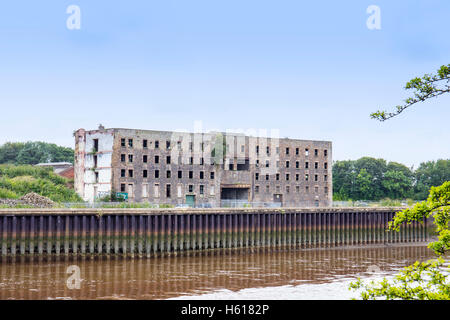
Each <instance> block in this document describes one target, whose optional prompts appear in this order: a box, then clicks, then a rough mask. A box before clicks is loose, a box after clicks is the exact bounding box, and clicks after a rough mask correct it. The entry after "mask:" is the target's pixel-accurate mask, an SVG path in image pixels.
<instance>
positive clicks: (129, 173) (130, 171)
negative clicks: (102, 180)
mask: <svg viewBox="0 0 450 320" xmlns="http://www.w3.org/2000/svg"><path fill="white" fill-rule="evenodd" d="M128 177H130V178H133V170H132V169H130V170H128Z"/></svg>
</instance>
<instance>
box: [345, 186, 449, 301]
mask: <svg viewBox="0 0 450 320" xmlns="http://www.w3.org/2000/svg"><path fill="white" fill-rule="evenodd" d="M429 218H433V219H434V224H435V225H436V227H437V229H436V231H437V233H438V239H437V241H435V242H432V243H430V244H429V245H428V247H429V248H430V249H432V250H433V251H434V252H435V253H436V255H437V256H438V259H435V260H429V261H426V262H416V263H414V264H413V265H411V266H409V267H406V268H404V269H403V270H402V271H401V272H400V273H399V274H398V275H396V276H395V277H394V279H393V280H392V281H389V280H387V279H386V278H385V279H383V280H382V281H379V282H375V281H371V282H369V283H364V282H363V281H361V279H358V280H357V281H355V282H352V283H351V284H350V289H352V290H359V289H362V292H361V298H362V299H365V300H369V299H371V300H375V299H377V298H383V299H389V300H391V299H403V300H412V299H419V300H450V281H449V279H450V278H449V277H450V276H449V272H450V268H449V267H448V263H446V262H445V261H444V259H443V258H442V256H443V255H444V254H445V253H446V252H448V250H449V249H450V230H449V222H450V181H447V182H445V183H444V184H442V185H441V186H439V187H431V189H430V195H429V196H428V199H427V200H426V201H423V202H420V203H417V204H416V205H415V206H414V207H412V208H408V209H405V210H403V211H401V212H399V213H397V214H396V215H395V217H394V219H393V221H391V222H390V223H389V230H392V231H397V232H398V231H399V230H400V227H401V225H403V224H405V223H411V222H412V221H419V222H421V223H423V221H424V219H429ZM446 264H447V267H446V266H445V265H446Z"/></svg>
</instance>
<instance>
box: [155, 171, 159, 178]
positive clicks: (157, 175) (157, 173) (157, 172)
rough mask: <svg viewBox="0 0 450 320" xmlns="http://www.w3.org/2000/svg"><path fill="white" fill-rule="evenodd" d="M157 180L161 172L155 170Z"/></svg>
mask: <svg viewBox="0 0 450 320" xmlns="http://www.w3.org/2000/svg"><path fill="white" fill-rule="evenodd" d="M155 178H159V170H155Z"/></svg>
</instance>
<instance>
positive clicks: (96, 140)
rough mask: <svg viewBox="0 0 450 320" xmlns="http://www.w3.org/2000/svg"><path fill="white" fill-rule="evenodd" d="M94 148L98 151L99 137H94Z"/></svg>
mask: <svg viewBox="0 0 450 320" xmlns="http://www.w3.org/2000/svg"><path fill="white" fill-rule="evenodd" d="M94 150H95V152H98V139H94Z"/></svg>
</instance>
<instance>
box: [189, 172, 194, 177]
mask: <svg viewBox="0 0 450 320" xmlns="http://www.w3.org/2000/svg"><path fill="white" fill-rule="evenodd" d="M193 177H194V171H189V179H192V178H193Z"/></svg>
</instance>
